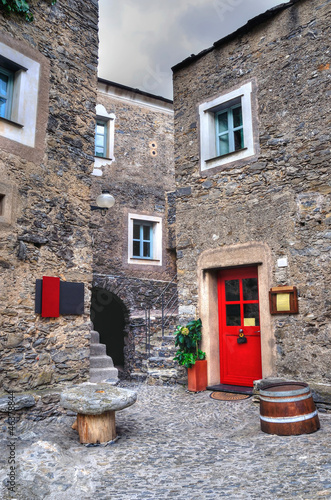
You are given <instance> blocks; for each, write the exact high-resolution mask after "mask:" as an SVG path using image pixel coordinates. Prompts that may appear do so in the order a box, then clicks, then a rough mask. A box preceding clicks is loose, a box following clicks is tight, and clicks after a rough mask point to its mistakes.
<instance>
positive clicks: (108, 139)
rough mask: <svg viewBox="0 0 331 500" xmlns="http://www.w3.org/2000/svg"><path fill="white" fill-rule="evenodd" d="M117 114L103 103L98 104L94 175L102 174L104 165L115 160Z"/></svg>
mask: <svg viewBox="0 0 331 500" xmlns="http://www.w3.org/2000/svg"><path fill="white" fill-rule="evenodd" d="M114 133H115V114H114V113H108V112H107V110H106V108H105V107H104V106H103V105H102V104H97V106H96V125H95V142H94V169H93V172H92V175H96V176H99V177H101V176H102V167H104V166H106V165H110V164H111V163H112V161H113V160H114Z"/></svg>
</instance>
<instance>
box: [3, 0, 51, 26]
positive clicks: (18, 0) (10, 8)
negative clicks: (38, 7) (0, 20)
mask: <svg viewBox="0 0 331 500" xmlns="http://www.w3.org/2000/svg"><path fill="white" fill-rule="evenodd" d="M56 1H57V0H50V2H51V5H54V4H55V3H56ZM0 11H2V12H3V13H4V14H7V15H10V14H13V13H14V14H18V15H19V16H23V17H25V20H26V21H28V22H31V21H33V14H32V12H31V11H30V5H29V4H28V2H26V1H25V0H0Z"/></svg>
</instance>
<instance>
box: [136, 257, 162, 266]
mask: <svg viewBox="0 0 331 500" xmlns="http://www.w3.org/2000/svg"><path fill="white" fill-rule="evenodd" d="M129 264H138V265H145V266H146V265H147V266H148V265H150V266H160V265H161V261H160V260H159V259H147V258H141V257H130V258H129Z"/></svg>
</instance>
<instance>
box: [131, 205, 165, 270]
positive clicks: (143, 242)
mask: <svg viewBox="0 0 331 500" xmlns="http://www.w3.org/2000/svg"><path fill="white" fill-rule="evenodd" d="M128 229H129V231H128V263H129V264H149V265H151V264H152V265H162V219H161V217H154V216H148V215H137V214H129V228H128Z"/></svg>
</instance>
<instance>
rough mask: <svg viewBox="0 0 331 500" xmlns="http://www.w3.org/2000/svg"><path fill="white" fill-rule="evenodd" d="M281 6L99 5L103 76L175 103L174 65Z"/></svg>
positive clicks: (269, 0) (276, 0) (223, 1)
mask: <svg viewBox="0 0 331 500" xmlns="http://www.w3.org/2000/svg"><path fill="white" fill-rule="evenodd" d="M280 3H287V1H286V0H283V2H282V0H99V9H100V21H99V38H100V46H99V77H100V78H104V79H106V80H110V81H113V82H116V83H121V84H123V85H127V86H129V87H133V88H138V89H140V90H143V91H144V92H148V93H151V94H155V95H160V96H162V97H166V98H168V99H172V71H171V67H172V66H174V65H175V64H177V63H179V62H181V61H183V60H184V59H186V57H188V56H190V55H191V54H198V53H199V52H201V50H204V49H206V48H208V47H210V46H212V44H213V43H214V42H215V41H217V40H219V39H221V38H223V37H224V36H226V35H227V34H229V33H232V32H233V31H235V30H236V29H237V28H239V27H240V26H243V25H244V24H245V23H246V22H247V21H248V20H249V19H252V18H253V17H255V16H256V15H258V14H261V13H262V12H265V11H266V10H268V9H270V8H271V7H274V6H275V5H278V4H280Z"/></svg>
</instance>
